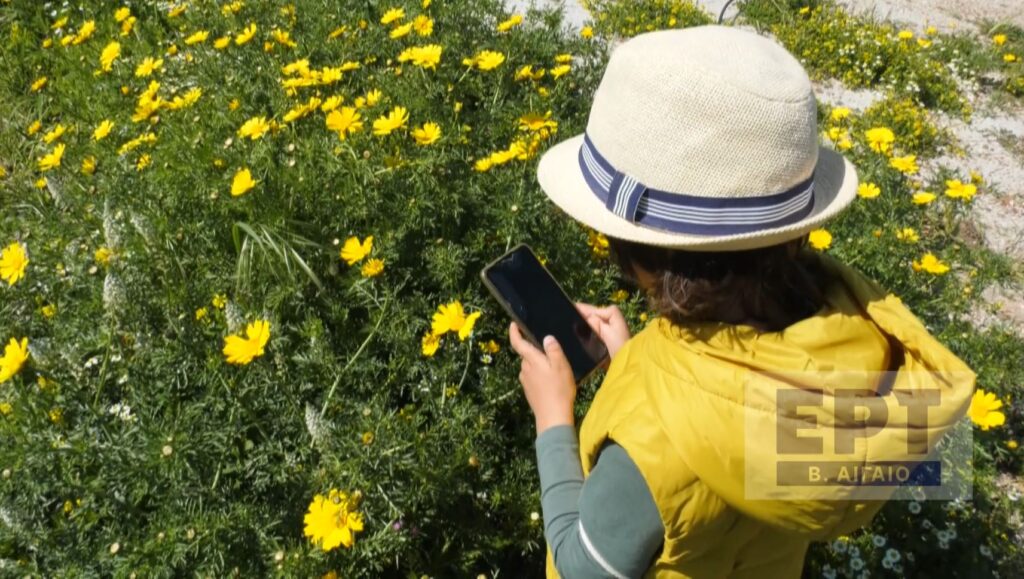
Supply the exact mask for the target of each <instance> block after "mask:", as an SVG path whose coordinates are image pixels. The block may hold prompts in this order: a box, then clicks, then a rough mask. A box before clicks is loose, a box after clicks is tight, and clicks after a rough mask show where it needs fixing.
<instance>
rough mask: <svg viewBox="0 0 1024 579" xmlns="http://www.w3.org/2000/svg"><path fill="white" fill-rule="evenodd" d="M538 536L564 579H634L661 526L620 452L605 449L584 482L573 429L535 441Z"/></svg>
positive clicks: (649, 559)
mask: <svg viewBox="0 0 1024 579" xmlns="http://www.w3.org/2000/svg"><path fill="white" fill-rule="evenodd" d="M536 445H537V467H538V470H539V471H540V483H541V509H542V510H543V514H544V537H545V539H547V542H548V545H550V547H551V552H552V556H553V558H554V562H555V567H556V568H557V569H558V573H559V575H561V576H562V577H563V578H564V579H587V578H591V577H601V578H605V577H617V578H618V577H640V576H641V575H643V574H644V572H646V571H647V569H648V568H649V567H650V565H651V562H652V561H653V560H654V556H655V555H656V554H657V552H658V550H659V549H660V547H661V543H662V538H663V536H664V533H665V531H664V525H663V524H662V522H661V516H660V515H659V513H658V508H657V506H655V503H654V499H653V497H652V496H651V492H650V490H649V489H648V488H647V483H646V482H645V481H644V478H643V476H642V475H641V474H640V471H639V470H638V469H637V467H636V464H634V463H633V461H632V459H630V458H629V455H627V454H626V451H625V450H624V449H623V448H622V447H621V446H619V445H617V444H614V443H613V444H610V445H608V446H606V447H605V448H604V449H603V450H602V451H601V454H600V458H599V460H598V462H597V464H596V465H595V466H594V469H593V471H591V473H590V476H589V477H588V478H587V479H586V481H585V482H584V478H583V469H582V467H581V466H580V458H579V456H580V455H579V442H578V441H577V439H576V431H575V429H574V428H573V427H572V426H568V425H566V426H555V427H552V428H549V429H547V430H545V431H544V432H542V433H541V434H540V435H539V436H538V437H537V443H536Z"/></svg>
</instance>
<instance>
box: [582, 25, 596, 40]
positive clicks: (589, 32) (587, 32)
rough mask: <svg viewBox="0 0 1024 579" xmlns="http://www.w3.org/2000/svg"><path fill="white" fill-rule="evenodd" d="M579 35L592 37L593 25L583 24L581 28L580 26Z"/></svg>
mask: <svg viewBox="0 0 1024 579" xmlns="http://www.w3.org/2000/svg"><path fill="white" fill-rule="evenodd" d="M580 36H582V37H583V38H593V37H594V29H593V27H591V26H584V27H583V28H581V29H580Z"/></svg>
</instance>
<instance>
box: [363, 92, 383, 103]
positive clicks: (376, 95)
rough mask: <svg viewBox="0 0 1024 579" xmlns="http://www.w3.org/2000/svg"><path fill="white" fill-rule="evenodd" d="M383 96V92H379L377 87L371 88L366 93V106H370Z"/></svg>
mask: <svg viewBox="0 0 1024 579" xmlns="http://www.w3.org/2000/svg"><path fill="white" fill-rule="evenodd" d="M383 97H384V93H382V92H380V90H379V89H373V90H371V91H368V92H367V93H366V106H368V107H372V106H374V105H376V104H377V103H379V102H380V99H381V98H383Z"/></svg>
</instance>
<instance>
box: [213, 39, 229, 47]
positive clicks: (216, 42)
mask: <svg viewBox="0 0 1024 579" xmlns="http://www.w3.org/2000/svg"><path fill="white" fill-rule="evenodd" d="M229 44H231V37H230V36H221V37H220V38H218V39H217V40H214V41H213V47H214V48H216V49H217V50H224V49H225V48H227V47H228V45H229Z"/></svg>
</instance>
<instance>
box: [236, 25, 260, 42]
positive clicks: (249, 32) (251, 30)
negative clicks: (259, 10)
mask: <svg viewBox="0 0 1024 579" xmlns="http://www.w3.org/2000/svg"><path fill="white" fill-rule="evenodd" d="M253 36H256V23H255V22H252V23H250V24H249V25H248V26H246V27H245V30H243V31H242V32H241V34H239V35H237V36H235V44H236V45H238V46H241V45H243V44H245V43H246V42H249V41H250V40H252V37H253Z"/></svg>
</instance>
